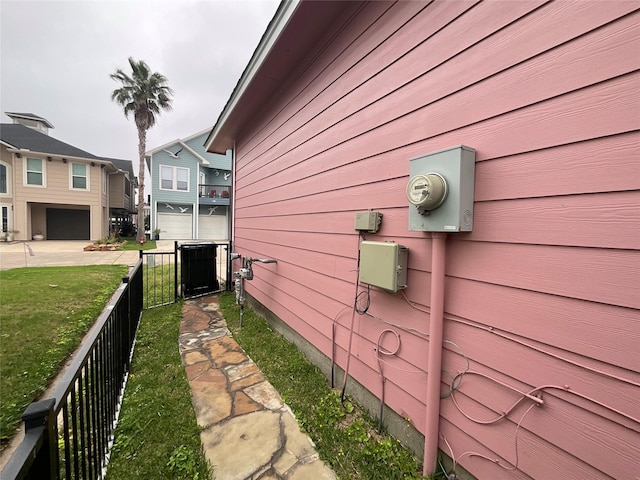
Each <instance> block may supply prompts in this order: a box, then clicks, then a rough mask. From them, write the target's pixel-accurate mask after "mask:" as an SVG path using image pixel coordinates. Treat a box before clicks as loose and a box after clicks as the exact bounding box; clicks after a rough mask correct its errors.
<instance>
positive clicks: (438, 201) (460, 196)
mask: <svg viewBox="0 0 640 480" xmlns="http://www.w3.org/2000/svg"><path fill="white" fill-rule="evenodd" d="M475 167H476V152H475V150H474V149H472V148H469V147H465V146H464V145H460V146H457V147H452V148H448V149H445V150H440V151H437V152H434V153H430V154H428V155H424V156H421V157H417V158H413V159H411V160H410V165H409V184H408V185H407V192H406V193H407V199H408V200H409V202H410V203H411V205H409V230H413V231H420V232H470V231H471V230H472V229H473V198H474V181H475Z"/></svg>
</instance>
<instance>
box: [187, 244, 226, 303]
mask: <svg viewBox="0 0 640 480" xmlns="http://www.w3.org/2000/svg"><path fill="white" fill-rule="evenodd" d="M216 247H217V246H216V244H215V243H183V244H182V245H181V246H180V250H181V255H180V261H181V263H182V273H181V282H180V283H181V284H182V296H183V297H195V296H197V295H205V294H207V293H213V292H216V291H218V290H220V283H219V282H218V275H217V272H216Z"/></svg>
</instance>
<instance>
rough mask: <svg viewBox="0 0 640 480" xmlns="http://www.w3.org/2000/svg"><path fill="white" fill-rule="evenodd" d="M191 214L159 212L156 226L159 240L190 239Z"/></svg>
mask: <svg viewBox="0 0 640 480" xmlns="http://www.w3.org/2000/svg"><path fill="white" fill-rule="evenodd" d="M191 218H192V216H191V214H190V213H189V214H186V213H182V214H180V213H159V214H158V228H159V229H160V239H161V240H191V239H192V238H193V236H192V233H191Z"/></svg>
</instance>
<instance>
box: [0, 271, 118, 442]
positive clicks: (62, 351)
mask: <svg viewBox="0 0 640 480" xmlns="http://www.w3.org/2000/svg"><path fill="white" fill-rule="evenodd" d="M126 273H127V267H125V266H120V265H106V266H105V265H100V266H89V267H87V266H83V267H39V268H33V267H32V268H16V269H12V270H4V271H0V319H1V320H0V446H1V447H4V446H5V445H6V442H7V441H8V439H9V438H11V437H12V436H13V434H14V433H15V430H16V427H17V426H18V425H19V423H20V421H21V416H22V413H23V412H24V409H25V408H26V407H27V405H29V403H31V402H32V401H34V400H36V399H37V398H38V397H39V396H40V395H41V394H42V393H43V392H44V390H45V389H46V387H47V386H48V384H49V382H50V381H51V380H52V379H53V378H54V377H55V376H56V374H57V373H58V371H59V369H60V367H61V365H62V364H63V363H64V361H65V360H66V359H67V358H68V357H69V355H70V354H71V353H72V352H73V351H74V350H75V349H76V348H77V346H78V345H79V343H80V340H81V339H82V337H83V336H84V334H85V333H86V332H87V330H88V329H89V327H91V325H93V323H94V321H95V320H96V318H97V317H98V315H99V314H100V312H101V311H102V309H103V307H104V306H105V304H106V303H107V301H108V300H109V299H110V298H111V296H112V294H113V292H114V291H115V289H116V288H117V286H118V285H119V284H120V282H121V279H122V277H123V276H124V275H125V274H126Z"/></svg>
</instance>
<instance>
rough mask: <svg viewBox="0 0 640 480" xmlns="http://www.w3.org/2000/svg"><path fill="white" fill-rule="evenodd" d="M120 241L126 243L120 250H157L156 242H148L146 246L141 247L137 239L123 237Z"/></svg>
mask: <svg viewBox="0 0 640 480" xmlns="http://www.w3.org/2000/svg"><path fill="white" fill-rule="evenodd" d="M118 241H120V242H121V241H126V243H125V244H124V245H122V246H121V247H120V248H118V250H153V249H154V248H156V241H155V240H147V241H146V242H145V243H144V245H140V244H139V243H138V241H137V239H136V238H135V237H122V238H118Z"/></svg>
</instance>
